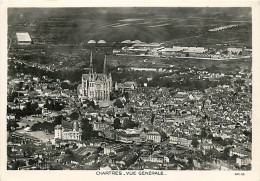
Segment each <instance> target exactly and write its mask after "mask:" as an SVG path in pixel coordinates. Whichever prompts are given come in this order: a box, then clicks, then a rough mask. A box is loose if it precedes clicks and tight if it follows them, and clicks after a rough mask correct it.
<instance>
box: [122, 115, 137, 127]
mask: <svg viewBox="0 0 260 181" xmlns="http://www.w3.org/2000/svg"><path fill="white" fill-rule="evenodd" d="M136 126H137V124H136V123H135V122H134V121H131V120H130V119H129V118H124V121H123V125H122V128H123V129H133V128H134V127H136Z"/></svg>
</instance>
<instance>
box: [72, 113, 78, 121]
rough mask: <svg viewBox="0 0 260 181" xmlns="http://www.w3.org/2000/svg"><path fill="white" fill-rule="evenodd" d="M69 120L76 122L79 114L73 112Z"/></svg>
mask: <svg viewBox="0 0 260 181" xmlns="http://www.w3.org/2000/svg"><path fill="white" fill-rule="evenodd" d="M70 118H71V119H72V120H78V119H79V113H77V112H73V113H72V114H71V115H70Z"/></svg>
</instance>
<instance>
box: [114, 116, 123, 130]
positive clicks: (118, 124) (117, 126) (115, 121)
mask: <svg viewBox="0 0 260 181" xmlns="http://www.w3.org/2000/svg"><path fill="white" fill-rule="evenodd" d="M120 128H121V123H120V119H119V118H116V119H115V120H114V129H120Z"/></svg>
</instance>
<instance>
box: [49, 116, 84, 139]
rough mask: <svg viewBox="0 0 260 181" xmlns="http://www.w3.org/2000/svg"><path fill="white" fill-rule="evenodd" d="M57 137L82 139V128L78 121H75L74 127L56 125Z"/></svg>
mask: <svg viewBox="0 0 260 181" xmlns="http://www.w3.org/2000/svg"><path fill="white" fill-rule="evenodd" d="M54 133H55V137H54V138H55V139H61V140H78V141H81V137H82V130H81V128H80V127H79V123H78V121H74V122H73V127H72V128H67V127H64V126H63V125H62V124H61V125H57V126H55V131H54Z"/></svg>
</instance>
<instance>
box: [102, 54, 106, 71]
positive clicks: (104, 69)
mask: <svg viewBox="0 0 260 181" xmlns="http://www.w3.org/2000/svg"><path fill="white" fill-rule="evenodd" d="M106 64H107V56H106V54H105V59H104V68H103V74H107V65H106Z"/></svg>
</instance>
